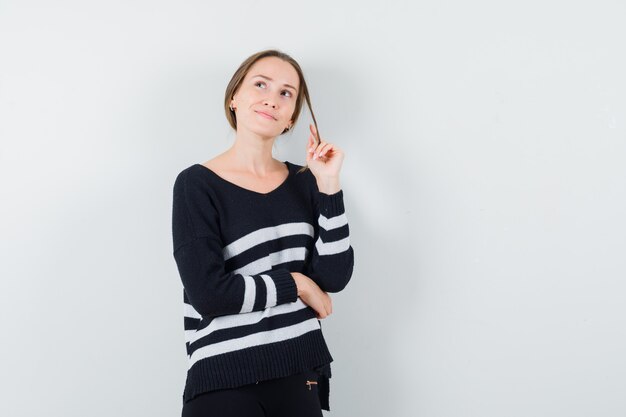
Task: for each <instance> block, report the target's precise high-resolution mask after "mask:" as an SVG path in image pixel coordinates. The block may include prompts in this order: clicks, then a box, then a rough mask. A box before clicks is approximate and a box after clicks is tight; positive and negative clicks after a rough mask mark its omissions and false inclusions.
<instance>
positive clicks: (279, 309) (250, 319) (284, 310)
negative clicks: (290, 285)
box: [187, 298, 307, 343]
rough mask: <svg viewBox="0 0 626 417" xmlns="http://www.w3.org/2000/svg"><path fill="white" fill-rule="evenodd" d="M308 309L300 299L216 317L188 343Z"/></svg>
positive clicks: (195, 333)
mask: <svg viewBox="0 0 626 417" xmlns="http://www.w3.org/2000/svg"><path fill="white" fill-rule="evenodd" d="M306 307H307V305H306V304H305V303H304V302H303V301H302V300H301V299H300V298H298V300H297V301H296V302H294V303H285V304H280V305H277V306H274V307H271V308H268V309H266V310H263V311H253V312H251V313H246V314H229V315H226V316H220V317H214V318H213V319H212V320H211V323H210V324H209V325H208V326H207V327H205V328H203V329H201V330H198V331H197V332H194V334H193V337H191V338H189V339H188V340H187V341H188V342H189V343H194V342H196V341H197V340H199V339H201V338H203V337H206V336H208V335H210V334H211V333H213V332H215V331H218V330H223V329H229V328H232V327H237V326H249V325H251V324H255V323H258V322H260V321H261V320H263V319H264V318H266V317H272V316H277V315H279V314H289V313H293V312H294V311H298V310H302V309H304V308H306Z"/></svg>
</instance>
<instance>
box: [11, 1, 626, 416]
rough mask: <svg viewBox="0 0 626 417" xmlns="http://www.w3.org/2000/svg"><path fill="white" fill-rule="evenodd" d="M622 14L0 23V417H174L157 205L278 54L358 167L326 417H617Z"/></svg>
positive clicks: (319, 12)
mask: <svg viewBox="0 0 626 417" xmlns="http://www.w3.org/2000/svg"><path fill="white" fill-rule="evenodd" d="M625 12H626V6H625V3H624V2H622V1H594V2H592V1H586V2H584V1H564V0H563V1H546V0H542V1H524V2H515V3H513V2H502V1H495V0H494V1H484V0H479V1H472V2H467V1H460V0H457V1H450V0H448V1H431V2H412V1H411V2H410V1H384V2H374V1H370V2H367V1H363V0H361V1H349V2H330V1H324V0H322V1H316V2H308V3H299V2H293V1H270V2H257V1H238V2H232V3H226V2H220V3H217V2H210V1H187V2H174V1H154V0H151V1H147V0H146V1H128V0H125V1H119V0H118V1H111V0H109V1H98V2H94V1H91V2H89V1H74V2H69V1H54V2H45V1H24V0H20V1H10V0H3V1H1V2H0V141H1V147H0V186H1V192H2V194H1V195H2V204H1V205H0V227H1V231H0V234H1V240H0V244H1V245H2V247H1V248H0V256H1V259H0V275H1V280H0V297H1V299H0V309H1V310H0V320H1V322H0V324H1V329H2V339H1V345H0V349H1V351H0V352H1V355H0V361H1V362H0V369H1V370H2V371H0V378H1V379H0V383H1V386H0V389H1V391H0V392H1V396H2V400H1V401H0V415H2V416H11V417H18V416H41V415H45V416H59V417H61V416H63V417H69V416H81V417H82V416H93V417H96V416H176V415H179V414H180V408H181V404H182V402H181V401H182V390H183V385H184V378H185V371H186V357H185V349H184V334H183V314H182V313H183V310H182V284H181V282H180V278H179V276H178V273H177V269H176V265H175V262H174V259H173V256H172V242H171V203H172V194H171V193H172V186H173V182H174V179H175V176H176V175H177V174H178V172H180V171H181V170H182V169H184V168H186V167H188V166H189V165H191V164H193V163H197V162H203V161H206V160H208V159H210V158H211V157H213V156H215V155H217V154H218V153H221V152H222V151H224V150H225V149H226V148H227V147H229V146H230V144H231V143H232V141H233V138H234V133H233V131H232V130H231V129H230V128H229V126H228V124H227V122H226V119H225V116H224V110H223V107H222V102H223V96H224V90H225V88H226V85H227V83H228V81H229V79H230V77H231V76H232V74H233V72H234V71H235V69H236V68H237V67H238V65H239V64H240V63H241V62H242V61H243V60H244V59H245V58H246V57H247V56H249V55H251V54H253V53H254V52H257V51H259V50H262V49H266V48H278V49H280V50H282V51H284V52H287V53H289V54H291V55H292V56H293V57H294V58H295V59H296V60H298V62H299V63H300V65H301V66H302V68H303V70H304V72H305V77H306V78H307V81H308V83H309V88H310V91H311V98H312V101H313V110H314V111H315V113H316V117H317V119H318V122H319V128H320V133H321V135H322V137H323V138H324V139H326V140H327V141H330V142H334V143H336V144H337V145H338V146H341V147H342V148H343V149H344V151H345V153H346V159H345V162H344V168H343V170H342V186H343V189H344V194H345V203H346V210H347V215H348V219H349V221H350V228H351V229H350V230H351V234H352V244H353V248H354V250H355V269H354V275H353V278H352V281H351V283H350V284H349V285H348V287H347V288H346V289H345V291H344V292H342V293H339V294H336V295H334V296H333V300H334V314H333V315H332V316H330V317H329V318H327V319H325V321H323V322H322V325H323V328H324V333H325V335H326V338H327V342H328V344H329V347H330V349H331V352H332V354H333V357H334V359H335V361H334V362H333V378H332V379H331V400H330V401H331V410H332V411H331V412H330V413H326V412H325V414H326V415H334V416H341V417H344V416H345V417H347V416H394V417H395V416H402V417H413V416H420V417H460V416H463V417H473V416H476V417H490V416H493V417H502V416H507V417H513V416H515V417H516V416H520V417H527V416H533V417H540V416H550V417H553V416H567V417H578V416H581V417H583V416H585V417H586V416H592V415H593V416H624V415H626V400H625V399H624V392H626V355H624V352H625V350H626V337H625V336H626V307H625V305H624V298H625V296H624V294H625V291H626V284H625V283H624V279H625V277H626V274H625V272H626V261H625V259H626V257H625V253H626V220H625V216H624V213H625V210H626V193H625V180H626V164H625V160H626V152H625V151H626V81H625V77H624V74H626V55H625V51H626V47H625V43H626V42H625V39H626V25H625V24H624V18H625V17H626V13H625ZM310 122H311V118H310V114H309V113H308V109H306V108H305V110H303V114H302V117H301V119H300V121H299V123H298V125H297V126H296V129H295V130H294V131H293V132H292V133H290V134H288V135H285V136H283V137H281V138H280V139H279V140H278V141H277V142H276V151H275V156H276V158H278V159H280V160H285V159H287V160H289V161H291V162H294V163H299V164H302V163H304V156H305V155H304V147H305V143H306V138H307V136H308V133H307V125H308V123H310Z"/></svg>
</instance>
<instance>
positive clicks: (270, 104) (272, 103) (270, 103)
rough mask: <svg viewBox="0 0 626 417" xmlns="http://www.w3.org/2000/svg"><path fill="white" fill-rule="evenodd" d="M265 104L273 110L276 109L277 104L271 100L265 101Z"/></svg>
mask: <svg viewBox="0 0 626 417" xmlns="http://www.w3.org/2000/svg"><path fill="white" fill-rule="evenodd" d="M263 104H265V105H266V106H272V107H273V108H276V104H275V103H274V102H273V101H272V100H270V99H265V100H264V101H263Z"/></svg>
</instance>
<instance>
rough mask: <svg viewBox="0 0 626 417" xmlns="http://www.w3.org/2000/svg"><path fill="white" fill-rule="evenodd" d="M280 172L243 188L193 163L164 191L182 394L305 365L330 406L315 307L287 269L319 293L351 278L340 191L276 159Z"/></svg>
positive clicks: (325, 353) (296, 370)
mask: <svg viewBox="0 0 626 417" xmlns="http://www.w3.org/2000/svg"><path fill="white" fill-rule="evenodd" d="M284 163H285V165H287V167H288V169H289V175H288V177H287V179H286V180H285V181H284V182H283V183H282V184H281V185H280V186H278V187H277V188H275V189H274V190H272V191H270V192H268V193H259V192H255V191H252V190H248V189H245V188H242V187H240V186H238V185H236V184H234V183H231V182H229V181H227V180H225V179H223V178H222V177H220V176H218V175H217V174H216V173H215V172H214V171H212V170H210V169H209V168H207V167H205V166H203V165H201V164H194V165H192V166H190V167H188V168H186V169H184V170H183V171H182V172H180V173H179V174H178V176H177V177H176V181H175V183H174V190H173V209H172V235H173V243H174V245H173V255H174V259H175V261H176V264H177V267H178V272H179V274H180V278H181V280H182V284H183V302H184V304H183V305H184V328H185V340H186V348H187V357H188V370H187V379H186V383H185V389H184V392H183V401H184V402H188V401H190V400H191V399H193V398H194V397H195V396H197V395H199V394H201V393H203V392H207V391H211V390H216V389H222V388H233V387H238V386H242V385H245V384H251V383H256V382H258V381H263V380H267V379H273V378H280V377H285V376H289V375H293V374H296V373H299V372H302V371H305V370H308V369H315V370H317V372H318V374H319V379H318V385H317V390H318V395H319V397H320V403H321V405H322V408H323V409H325V410H330V406H329V378H330V377H331V371H330V363H331V362H332V361H333V358H332V356H331V354H330V352H329V350H328V347H327V345H326V342H325V340H324V336H323V335H322V330H321V321H320V320H318V319H317V317H316V313H315V310H313V309H312V308H311V307H309V306H307V305H306V304H304V303H303V302H302V300H301V299H300V298H299V297H298V296H297V289H296V285H295V281H294V280H293V278H292V276H291V274H290V272H301V273H303V274H304V275H306V276H308V277H309V278H311V279H312V280H314V281H315V282H316V283H317V285H318V286H319V287H320V288H321V289H322V290H324V291H326V292H329V293H333V292H338V291H341V290H342V289H344V287H345V286H346V285H347V284H348V281H349V280H350V278H351V276H352V269H353V264H354V252H353V249H352V246H351V245H350V236H349V228H348V222H347V218H346V214H345V211H344V202H343V190H340V191H338V192H336V193H334V194H331V195H328V194H325V193H322V192H320V191H319V189H318V188H317V182H316V180H315V177H314V176H313V174H312V173H311V172H310V171H309V170H306V171H304V172H301V173H297V170H298V169H299V168H301V166H300V165H296V164H292V163H290V162H287V161H285V162H284Z"/></svg>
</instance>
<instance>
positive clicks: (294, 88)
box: [252, 74, 298, 92]
mask: <svg viewBox="0 0 626 417" xmlns="http://www.w3.org/2000/svg"><path fill="white" fill-rule="evenodd" d="M252 77H253V78H254V77H261V78H265V79H266V80H268V81H274V80H272V79H271V78H270V77H268V76H266V75H262V74H257V75H253V76H252ZM283 85H284V86H285V87H289V88H293V90H294V91H296V92H297V91H298V89H297V88H296V87H294V86H293V85H289V84H283Z"/></svg>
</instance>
